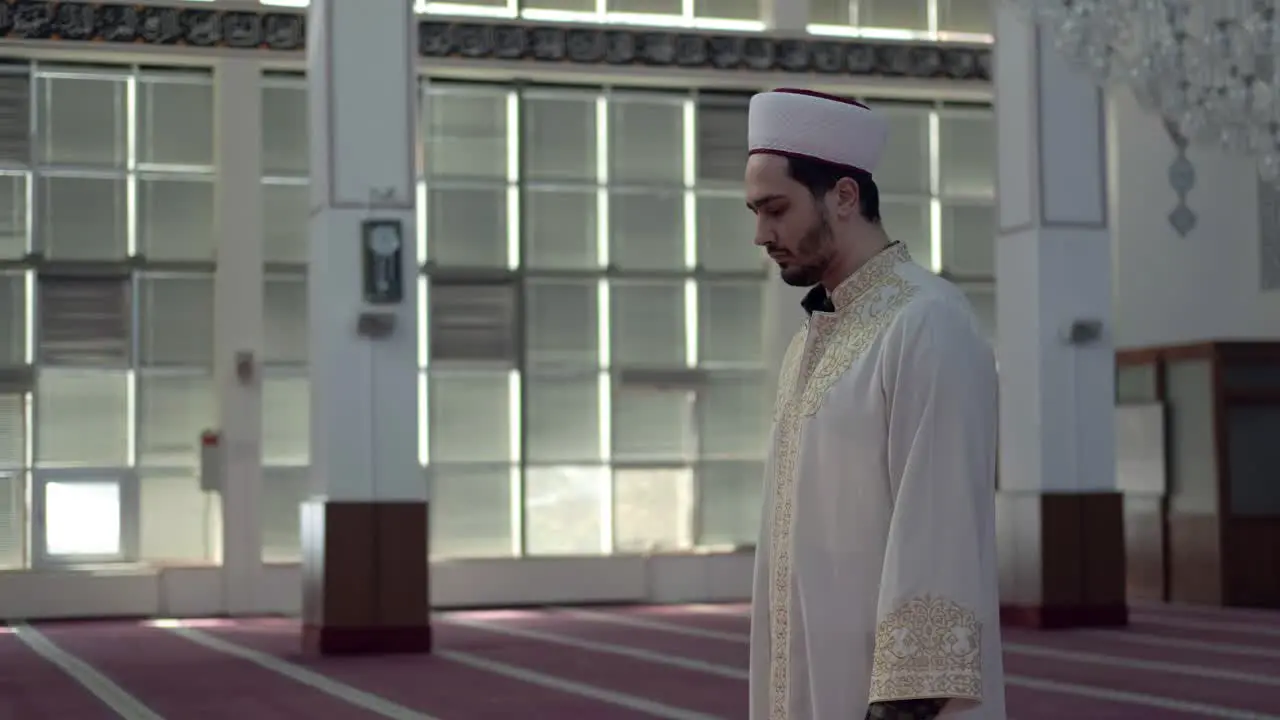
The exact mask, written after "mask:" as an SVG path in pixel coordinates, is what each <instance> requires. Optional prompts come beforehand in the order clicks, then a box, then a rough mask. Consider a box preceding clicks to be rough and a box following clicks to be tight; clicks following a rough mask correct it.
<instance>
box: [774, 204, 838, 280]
mask: <svg viewBox="0 0 1280 720" xmlns="http://www.w3.org/2000/svg"><path fill="white" fill-rule="evenodd" d="M834 249H835V243H834V242H833V238H832V234H831V225H830V224H829V223H828V222H827V219H826V218H825V217H823V216H821V215H819V216H818V218H817V219H815V220H814V221H813V227H811V228H809V229H808V230H807V231H806V232H805V234H804V236H803V237H801V238H800V242H799V243H798V244H797V245H796V250H795V252H794V253H792V257H794V258H795V261H794V262H792V263H789V264H787V265H785V266H780V267H779V275H781V277H782V282H784V283H786V284H788V285H793V286H796V287H811V286H813V285H817V284H818V283H819V282H821V281H822V275H823V273H825V272H826V270H827V266H828V265H829V264H830V263H831V257H832V255H833V254H834Z"/></svg>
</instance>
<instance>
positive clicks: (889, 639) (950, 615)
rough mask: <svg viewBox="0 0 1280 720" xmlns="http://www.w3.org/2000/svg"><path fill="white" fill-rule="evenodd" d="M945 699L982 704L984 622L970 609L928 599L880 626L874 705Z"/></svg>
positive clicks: (911, 603) (911, 602) (908, 606)
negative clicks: (967, 700) (901, 701)
mask: <svg viewBox="0 0 1280 720" xmlns="http://www.w3.org/2000/svg"><path fill="white" fill-rule="evenodd" d="M943 697H945V698H964V699H969V700H979V701H980V700H982V623H981V622H979V621H978V618H977V616H976V615H974V613H973V612H972V611H971V610H969V609H968V608H965V607H963V606H962V605H960V604H958V603H956V602H953V601H952V600H949V599H947V598H943V597H935V596H931V595H926V596H923V597H917V598H914V599H911V600H908V601H906V602H904V603H902V604H901V605H899V606H898V608H897V609H895V610H894V611H893V612H891V613H889V614H888V615H887V616H885V618H884V619H883V620H881V621H880V624H879V626H878V627H877V628H876V644H875V654H874V656H873V659H872V665H871V698H870V700H869V702H873V703H874V702H891V701H894V700H913V699H918V698H943Z"/></svg>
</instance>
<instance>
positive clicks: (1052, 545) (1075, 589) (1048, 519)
mask: <svg viewBox="0 0 1280 720" xmlns="http://www.w3.org/2000/svg"><path fill="white" fill-rule="evenodd" d="M1081 508H1082V505H1081V502H1080V496H1079V495H1076V494H1065V493H1064V494H1055V495H1042V496H1041V497H1040V548H1041V550H1040V554H1041V561H1040V573H1041V575H1040V582H1041V591H1040V603H1041V604H1042V605H1044V606H1046V607H1075V606H1078V605H1081V604H1083V603H1084V591H1083V587H1084V579H1085V578H1084V555H1083V549H1084V548H1083V547H1082V546H1081V542H1080V539H1081V538H1080V528H1081V521H1082V519H1083V518H1082V515H1081Z"/></svg>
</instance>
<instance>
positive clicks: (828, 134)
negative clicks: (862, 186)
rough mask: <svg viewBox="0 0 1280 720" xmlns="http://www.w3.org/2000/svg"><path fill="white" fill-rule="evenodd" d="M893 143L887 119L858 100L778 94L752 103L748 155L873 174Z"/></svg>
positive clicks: (790, 92) (815, 94)
mask: <svg viewBox="0 0 1280 720" xmlns="http://www.w3.org/2000/svg"><path fill="white" fill-rule="evenodd" d="M888 138H889V123H888V121H887V120H885V118H884V116H882V115H880V114H879V113H876V112H873V111H872V110H871V108H869V107H867V106H866V105H863V104H862V103H860V102H857V101H856V100H849V99H847V98H841V97H836V96H835V95H826V94H823V93H819V92H813V91H810V90H796V89H792V88H780V89H778V90H773V91H771V92H765V93H760V94H758V95H756V96H754V97H752V98H751V109H750V111H749V112H748V115H747V143H748V144H749V145H750V153H751V154H753V155H754V154H756V153H770V154H773V155H782V156H784V157H797V158H808V159H811V160H821V161H824V162H829V163H835V164H837V165H846V166H848V167H853V168H857V169H859V170H865V171H866V172H868V173H871V172H875V169H876V166H877V165H879V164H880V154H881V153H882V152H883V151H884V146H885V142H886V141H887V140H888Z"/></svg>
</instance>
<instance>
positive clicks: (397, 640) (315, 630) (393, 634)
mask: <svg viewBox="0 0 1280 720" xmlns="http://www.w3.org/2000/svg"><path fill="white" fill-rule="evenodd" d="M302 648H303V652H305V653H306V654H308V655H391V654H395V653H429V652H431V628H430V627H429V626H427V627H423V626H416V625H415V626H409V627H319V626H315V625H303V626H302Z"/></svg>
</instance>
